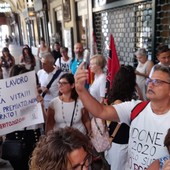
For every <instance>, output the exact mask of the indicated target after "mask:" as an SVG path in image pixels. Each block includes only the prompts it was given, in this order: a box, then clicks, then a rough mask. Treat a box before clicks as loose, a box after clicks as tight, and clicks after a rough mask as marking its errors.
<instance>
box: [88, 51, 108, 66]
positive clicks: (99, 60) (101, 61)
mask: <svg viewBox="0 0 170 170" xmlns="http://www.w3.org/2000/svg"><path fill="white" fill-rule="evenodd" d="M93 59H96V64H97V65H98V66H100V67H101V68H102V69H104V67H105V66H106V63H107V61H106V59H105V57H104V56H103V55H101V54H96V55H94V56H92V57H91V58H90V61H91V60H93Z"/></svg>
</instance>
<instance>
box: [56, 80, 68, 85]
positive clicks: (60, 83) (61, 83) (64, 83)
mask: <svg viewBox="0 0 170 170" xmlns="http://www.w3.org/2000/svg"><path fill="white" fill-rule="evenodd" d="M57 84H58V86H64V85H66V84H69V82H60V81H59V82H58V83H57Z"/></svg>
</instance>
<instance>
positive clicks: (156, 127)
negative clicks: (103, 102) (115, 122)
mask: <svg viewBox="0 0 170 170" xmlns="http://www.w3.org/2000/svg"><path fill="white" fill-rule="evenodd" d="M139 102H140V101H131V102H124V103H121V104H117V105H114V107H115V109H116V111H117V113H118V116H119V119H120V121H121V122H125V123H127V124H130V115H131V111H132V109H133V108H134V107H135V105H136V104H137V103H139ZM169 128H170V111H168V112H167V113H166V114H163V115H156V114H155V113H153V111H152V109H151V107H150V103H149V104H148V105H147V106H146V107H145V109H144V110H143V111H142V112H140V114H139V115H138V116H137V117H136V118H135V119H134V120H133V121H132V123H131V125H130V134H129V145H128V161H127V164H126V168H125V169H126V170H136V169H140V170H145V169H146V168H147V167H148V166H149V165H150V164H151V163H152V162H153V161H154V160H155V159H159V158H160V157H163V156H165V155H167V154H168V151H167V149H166V148H165V147H164V138H165V136H166V134H167V130H168V129H169Z"/></svg>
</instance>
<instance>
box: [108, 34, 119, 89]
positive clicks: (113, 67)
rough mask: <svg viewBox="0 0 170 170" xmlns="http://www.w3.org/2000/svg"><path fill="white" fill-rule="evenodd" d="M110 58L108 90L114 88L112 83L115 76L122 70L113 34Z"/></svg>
mask: <svg viewBox="0 0 170 170" xmlns="http://www.w3.org/2000/svg"><path fill="white" fill-rule="evenodd" d="M109 48H110V49H109V58H108V68H107V69H108V75H107V89H108V88H111V87H112V82H113V79H114V77H115V74H116V73H117V71H118V70H119V68H120V64H119V60H118V56H117V52H116V48H115V42H114V38H113V36H112V34H111V35H110V46H109Z"/></svg>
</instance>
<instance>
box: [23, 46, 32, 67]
mask: <svg viewBox="0 0 170 170" xmlns="http://www.w3.org/2000/svg"><path fill="white" fill-rule="evenodd" d="M25 49H27V50H28V55H29V57H30V59H31V63H32V64H34V65H35V58H34V55H33V54H32V51H31V48H30V47H29V46H28V45H27V44H25V45H24V46H23V49H22V55H23V59H24V60H25V57H26V56H25V52H24V50H25Z"/></svg>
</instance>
